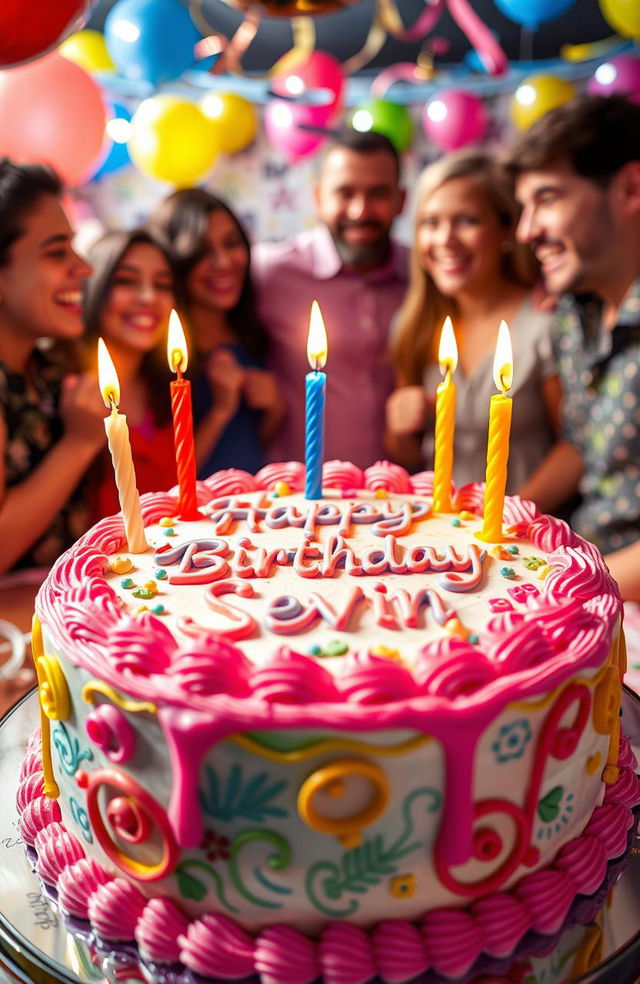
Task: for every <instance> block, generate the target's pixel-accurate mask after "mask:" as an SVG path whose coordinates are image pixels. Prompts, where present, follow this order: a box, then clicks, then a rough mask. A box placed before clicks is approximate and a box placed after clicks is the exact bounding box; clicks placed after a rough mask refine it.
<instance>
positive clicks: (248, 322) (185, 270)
mask: <svg viewBox="0 0 640 984" xmlns="http://www.w3.org/2000/svg"><path fill="white" fill-rule="evenodd" d="M150 227H151V228H152V229H153V231H154V232H155V233H156V234H157V235H158V236H159V237H161V239H162V241H163V242H164V243H165V244H166V248H167V250H168V251H169V252H170V254H171V257H172V260H173V265H174V270H175V271H176V278H177V295H178V305H179V310H180V313H181V315H182V317H183V320H184V323H185V326H186V327H187V331H188V334H189V339H190V344H191V349H192V351H193V363H192V365H193V374H192V378H193V399H194V417H195V422H196V439H195V440H196V456H197V459H198V474H199V476H201V477H206V476H207V475H210V474H211V473H212V472H214V471H218V470H219V469H221V468H241V469H244V470H245V471H249V472H255V471H257V470H258V469H259V468H260V467H261V466H262V465H263V464H264V451H263V445H264V442H265V441H267V440H269V439H270V438H271V437H272V435H273V434H274V433H275V431H276V429H277V427H278V425H279V423H280V421H281V419H282V414H283V401H282V397H281V396H280V393H279V391H278V388H277V385H276V382H275V379H274V377H273V376H272V374H271V373H268V372H266V371H265V369H264V368H263V367H264V363H265V357H266V348H267V344H266V335H265V332H264V330H263V328H262V325H261V324H260V322H259V321H258V318H257V315H256V307H255V298H254V290H253V284H252V282H251V276H250V272H249V267H250V245H249V240H248V238H247V235H246V233H245V231H244V229H243V228H242V226H241V225H240V222H239V221H238V219H237V218H236V216H235V215H234V214H233V212H232V211H231V209H230V208H229V206H228V205H226V204H225V202H223V201H222V200H221V199H219V198H216V197H215V196H214V195H212V194H210V193H209V192H208V191H205V190H204V189H202V188H189V189H183V190H181V191H176V192H174V193H173V194H172V195H169V197H168V198H166V199H164V201H163V202H161V203H160V205H159V206H158V208H157V209H156V211H155V212H154V214H153V215H152V217H151V221H150Z"/></svg>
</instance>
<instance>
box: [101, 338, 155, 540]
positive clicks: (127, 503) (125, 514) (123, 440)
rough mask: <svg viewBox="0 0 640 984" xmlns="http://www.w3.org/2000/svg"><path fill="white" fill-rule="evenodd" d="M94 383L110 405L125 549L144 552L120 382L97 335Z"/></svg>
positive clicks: (109, 435) (108, 427) (106, 425)
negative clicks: (96, 360) (96, 362)
mask: <svg viewBox="0 0 640 984" xmlns="http://www.w3.org/2000/svg"><path fill="white" fill-rule="evenodd" d="M98 383H99V385H100V392H101V393H102V399H103V400H104V403H105V406H106V407H108V408H110V409H111V413H110V414H109V416H108V417H105V418H104V429H105V431H106V432H107V443H108V445H109V451H110V452H111V459H112V461H113V470H114V472H115V477H116V485H117V487H118V498H119V499H120V509H121V510H122V518H123V520H124V532H125V536H126V538H127V544H128V547H129V553H134V554H138V553H144V552H145V550H146V549H147V541H146V540H145V536H144V525H143V522H142V511H141V509H140V498H139V496H138V489H137V488H136V473H135V470H134V467H133V457H132V455H131V444H130V442H129V428H128V427H127V418H126V416H125V414H123V413H118V404H119V402H120V382H119V380H118V374H117V372H116V367H115V366H114V364H113V361H112V359H111V356H110V355H109V350H108V349H107V346H106V345H105V344H104V342H103V340H102V339H101V338H99V339H98Z"/></svg>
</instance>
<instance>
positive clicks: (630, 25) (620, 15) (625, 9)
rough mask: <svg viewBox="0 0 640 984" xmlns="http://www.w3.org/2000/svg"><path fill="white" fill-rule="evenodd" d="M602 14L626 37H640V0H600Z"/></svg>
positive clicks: (615, 29)
mask: <svg viewBox="0 0 640 984" xmlns="http://www.w3.org/2000/svg"><path fill="white" fill-rule="evenodd" d="M600 10H601V11H602V16H603V17H604V19H605V20H606V21H607V23H608V24H610V25H611V27H612V28H613V29H614V31H617V32H618V34H622V36H623V37H625V38H640V2H639V0H600Z"/></svg>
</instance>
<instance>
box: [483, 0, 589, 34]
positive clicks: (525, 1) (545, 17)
mask: <svg viewBox="0 0 640 984" xmlns="http://www.w3.org/2000/svg"><path fill="white" fill-rule="evenodd" d="M574 3H575V0H495V5H496V7H497V8H498V10H500V11H502V13H503V14H504V15H505V17H508V18H509V20H512V21H515V22H516V24H522V26H523V27H528V28H529V29H530V30H531V31H534V30H535V29H536V27H538V26H539V25H540V24H542V23H544V21H549V20H555V19H556V18H557V17H562V15H563V14H564V13H565V12H566V11H567V10H568V9H569V7H572V6H573V5H574Z"/></svg>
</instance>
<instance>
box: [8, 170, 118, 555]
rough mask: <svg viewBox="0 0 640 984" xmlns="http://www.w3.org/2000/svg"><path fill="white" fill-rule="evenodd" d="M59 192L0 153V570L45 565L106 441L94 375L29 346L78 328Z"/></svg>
mask: <svg viewBox="0 0 640 984" xmlns="http://www.w3.org/2000/svg"><path fill="white" fill-rule="evenodd" d="M62 191H63V189H62V185H61V182H60V180H59V178H58V177H57V175H56V174H55V173H54V172H53V171H52V170H50V169H49V168H47V167H42V166H41V165H38V164H16V163H14V162H12V161H10V160H8V159H7V158H2V159H0V574H4V573H5V572H6V571H9V570H12V569H14V568H17V567H21V568H27V567H42V566H48V565H50V564H51V563H52V562H53V561H54V560H55V559H56V558H57V557H58V555H59V554H60V552H61V551H62V550H64V549H66V548H67V547H69V546H71V544H72V543H73V542H74V541H75V540H76V539H77V538H78V536H79V535H80V534H81V533H83V532H84V530H86V528H87V525H88V514H87V509H86V502H85V498H84V495H83V487H82V482H81V479H82V478H83V475H84V473H85V471H86V470H87V469H88V467H89V465H90V464H91V462H92V460H93V458H94V457H95V455H96V454H97V453H98V450H99V449H100V447H101V445H103V444H104V440H105V433H104V426H103V419H104V416H105V409H104V404H103V403H102V400H101V397H100V392H99V389H98V381H97V379H96V377H95V376H94V375H93V374H90V373H85V374H82V375H71V374H70V373H69V366H68V365H64V363H63V362H62V361H61V360H60V358H58V357H57V354H58V353H57V351H56V345H55V344H54V346H53V347H52V348H51V349H50V350H48V351H43V350H41V349H40V348H38V346H37V342H38V341H39V340H40V339H43V338H49V339H52V340H53V341H54V343H63V342H71V341H72V340H73V339H77V338H79V337H80V335H81V334H82V331H83V325H82V288H83V284H84V281H85V279H86V278H87V277H88V276H89V274H90V272H91V267H90V266H89V265H88V263H86V262H85V261H84V260H83V259H81V258H80V257H79V256H78V255H77V253H75V251H74V249H73V247H72V235H73V232H72V229H71V227H70V225H69V221H68V219H67V217H66V215H65V213H64V211H63V209H62V205H61V203H60V197H61V194H62Z"/></svg>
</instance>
